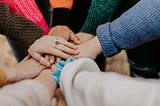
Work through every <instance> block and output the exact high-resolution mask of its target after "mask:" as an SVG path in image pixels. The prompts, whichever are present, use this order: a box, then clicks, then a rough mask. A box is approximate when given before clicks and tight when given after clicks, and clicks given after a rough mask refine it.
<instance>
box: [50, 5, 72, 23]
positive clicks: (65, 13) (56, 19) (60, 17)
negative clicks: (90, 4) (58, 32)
mask: <svg viewBox="0 0 160 106" xmlns="http://www.w3.org/2000/svg"><path fill="white" fill-rule="evenodd" d="M70 15H71V10H69V9H68V8H55V9H54V10H53V26H56V25H66V26H68V25H69V20H70Z"/></svg>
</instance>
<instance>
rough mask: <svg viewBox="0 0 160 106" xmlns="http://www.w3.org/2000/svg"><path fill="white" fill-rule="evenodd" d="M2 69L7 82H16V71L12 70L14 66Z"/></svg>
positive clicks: (17, 78)
mask: <svg viewBox="0 0 160 106" xmlns="http://www.w3.org/2000/svg"><path fill="white" fill-rule="evenodd" d="M3 70H4V72H5V74H6V79H7V83H12V82H16V81H18V80H19V77H18V73H17V71H16V70H14V68H12V67H4V68H3Z"/></svg>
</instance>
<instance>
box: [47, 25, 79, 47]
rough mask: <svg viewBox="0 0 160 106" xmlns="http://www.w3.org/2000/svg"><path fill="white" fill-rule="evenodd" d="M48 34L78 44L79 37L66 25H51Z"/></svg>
mask: <svg viewBox="0 0 160 106" xmlns="http://www.w3.org/2000/svg"><path fill="white" fill-rule="evenodd" d="M48 35H52V36H56V37H60V38H63V39H65V40H66V41H71V42H73V43H74V44H80V41H79V39H78V38H77V37H76V36H75V34H74V33H73V32H72V30H70V29H69V28H68V27H67V26H62V25H58V26H55V27H53V28H52V29H51V30H50V32H49V33H48Z"/></svg>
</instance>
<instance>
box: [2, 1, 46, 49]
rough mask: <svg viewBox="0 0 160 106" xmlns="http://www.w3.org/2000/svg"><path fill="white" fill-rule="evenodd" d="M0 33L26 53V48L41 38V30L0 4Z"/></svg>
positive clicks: (3, 4)
mask: <svg viewBox="0 0 160 106" xmlns="http://www.w3.org/2000/svg"><path fill="white" fill-rule="evenodd" d="M0 33H1V34H3V35H6V36H7V37H8V38H10V39H11V40H13V41H16V42H17V43H19V44H20V45H21V46H22V47H23V48H24V49H25V50H26V51H27V49H28V47H29V46H30V45H31V44H32V43H33V42H34V41H35V40H36V39H38V38H40V37H41V36H42V34H43V30H42V29H41V28H40V27H38V26H37V25H36V24H34V23H33V22H32V21H30V20H28V19H25V18H23V17H22V16H20V15H18V14H17V13H14V12H12V11H11V10H10V9H9V6H8V5H6V4H5V3H2V2H0Z"/></svg>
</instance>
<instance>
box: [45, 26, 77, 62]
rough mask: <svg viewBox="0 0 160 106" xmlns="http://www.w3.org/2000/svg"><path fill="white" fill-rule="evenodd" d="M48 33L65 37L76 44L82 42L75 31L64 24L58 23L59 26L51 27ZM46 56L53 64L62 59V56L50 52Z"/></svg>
mask: <svg viewBox="0 0 160 106" xmlns="http://www.w3.org/2000/svg"><path fill="white" fill-rule="evenodd" d="M48 35H51V36H56V37H60V38H63V39H65V40H66V41H69V42H72V43H73V44H75V45H78V44H80V40H79V39H78V37H77V36H75V34H74V33H73V31H72V30H71V29H70V28H68V27H67V26H64V25H57V26H55V27H53V28H51V29H50V32H49V33H48ZM45 57H46V59H48V61H50V63H51V64H53V63H55V62H58V61H59V60H61V58H60V57H57V56H53V55H48V54H47V55H45Z"/></svg>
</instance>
